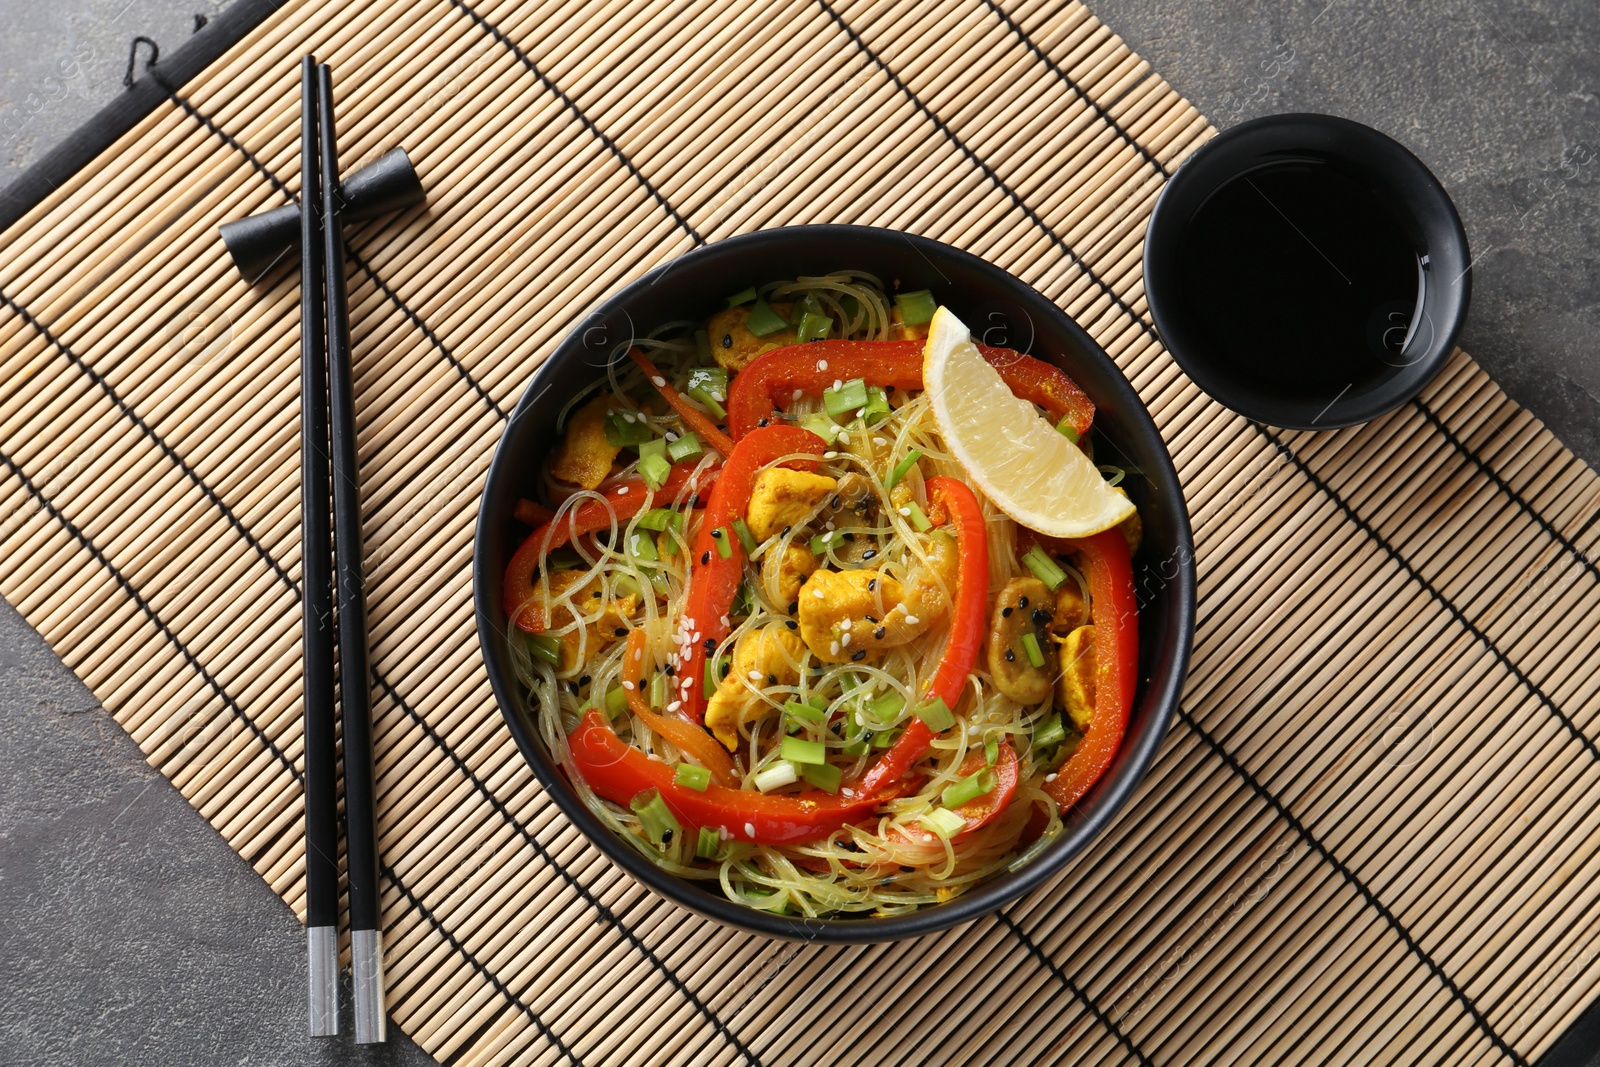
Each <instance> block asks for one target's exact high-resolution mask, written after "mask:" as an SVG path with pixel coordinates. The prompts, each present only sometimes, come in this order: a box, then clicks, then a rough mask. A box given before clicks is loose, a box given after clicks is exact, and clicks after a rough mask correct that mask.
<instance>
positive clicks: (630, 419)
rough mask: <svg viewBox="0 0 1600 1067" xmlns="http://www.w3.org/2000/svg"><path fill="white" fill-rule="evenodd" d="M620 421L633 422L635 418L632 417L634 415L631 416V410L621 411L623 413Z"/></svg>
mask: <svg viewBox="0 0 1600 1067" xmlns="http://www.w3.org/2000/svg"><path fill="white" fill-rule="evenodd" d="M622 421H623V422H635V421H637V420H635V419H634V417H633V412H631V411H624V412H623V413H622Z"/></svg>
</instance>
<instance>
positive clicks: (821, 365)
mask: <svg viewBox="0 0 1600 1067" xmlns="http://www.w3.org/2000/svg"><path fill="white" fill-rule="evenodd" d="M817 369H818V370H827V369H828V361H827V360H825V359H819V360H817Z"/></svg>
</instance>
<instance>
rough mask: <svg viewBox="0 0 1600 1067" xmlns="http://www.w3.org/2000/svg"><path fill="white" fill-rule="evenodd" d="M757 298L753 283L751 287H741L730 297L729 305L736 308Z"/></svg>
mask: <svg viewBox="0 0 1600 1067" xmlns="http://www.w3.org/2000/svg"><path fill="white" fill-rule="evenodd" d="M755 299H757V297H756V287H755V286H753V285H752V286H751V287H750V288H748V289H741V290H740V291H739V292H737V293H734V294H733V295H732V296H730V297H728V306H729V307H731V308H736V307H738V306H739V305H740V304H748V303H750V302H751V301H752V300H755Z"/></svg>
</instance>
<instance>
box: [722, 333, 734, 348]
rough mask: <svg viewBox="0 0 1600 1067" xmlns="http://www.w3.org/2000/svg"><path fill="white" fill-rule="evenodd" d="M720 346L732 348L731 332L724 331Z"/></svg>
mask: <svg viewBox="0 0 1600 1067" xmlns="http://www.w3.org/2000/svg"><path fill="white" fill-rule="evenodd" d="M722 347H723V348H732V347H733V334H731V333H725V334H723V335H722Z"/></svg>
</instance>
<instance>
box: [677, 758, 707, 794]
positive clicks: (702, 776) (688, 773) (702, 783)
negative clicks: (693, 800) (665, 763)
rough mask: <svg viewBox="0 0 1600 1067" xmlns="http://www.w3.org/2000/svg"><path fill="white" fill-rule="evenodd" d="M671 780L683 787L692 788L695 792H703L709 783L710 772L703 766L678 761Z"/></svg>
mask: <svg viewBox="0 0 1600 1067" xmlns="http://www.w3.org/2000/svg"><path fill="white" fill-rule="evenodd" d="M672 780H673V781H674V782H676V783H677V784H679V785H681V786H683V787H684V788H685V789H693V790H694V791H695V792H696V793H704V792H705V791H706V786H708V785H710V784H711V772H710V771H708V770H706V769H705V768H704V767H696V766H695V765H694V764H692V763H680V764H678V769H677V770H676V771H674V772H673V775H672Z"/></svg>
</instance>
